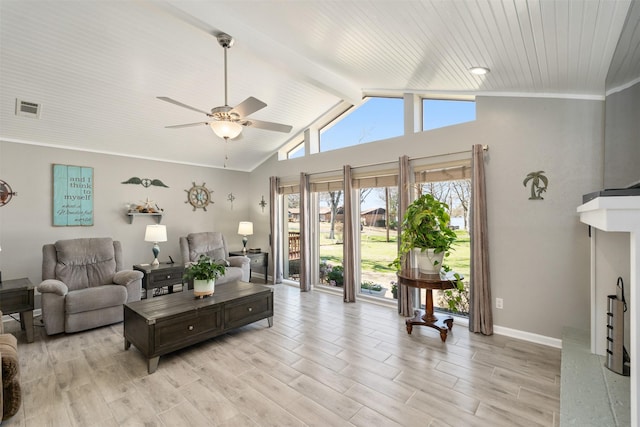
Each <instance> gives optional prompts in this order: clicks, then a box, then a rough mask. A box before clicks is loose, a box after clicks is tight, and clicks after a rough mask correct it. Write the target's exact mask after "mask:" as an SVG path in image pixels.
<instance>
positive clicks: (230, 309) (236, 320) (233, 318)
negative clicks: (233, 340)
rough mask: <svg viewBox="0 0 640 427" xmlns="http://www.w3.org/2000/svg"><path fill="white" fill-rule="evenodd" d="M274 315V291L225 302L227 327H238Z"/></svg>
mask: <svg viewBox="0 0 640 427" xmlns="http://www.w3.org/2000/svg"><path fill="white" fill-rule="evenodd" d="M272 316H273V293H268V294H266V295H263V296H257V297H253V298H249V299H244V300H242V301H238V302H231V303H227V304H225V308H224V325H225V328H226V329H229V328H237V327H240V326H244V325H247V324H249V323H253V322H255V321H256V320H260V319H264V318H265V317H272Z"/></svg>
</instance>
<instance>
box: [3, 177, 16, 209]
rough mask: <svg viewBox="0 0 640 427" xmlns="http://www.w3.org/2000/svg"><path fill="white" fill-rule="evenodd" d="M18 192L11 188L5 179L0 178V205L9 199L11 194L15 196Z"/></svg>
mask: <svg viewBox="0 0 640 427" xmlns="http://www.w3.org/2000/svg"><path fill="white" fill-rule="evenodd" d="M17 195H18V193H16V192H15V191H13V190H11V186H10V185H9V184H7V183H6V182H5V181H3V180H1V179H0V206H4V205H6V204H7V203H9V202H10V201H11V198H12V197H13V196H17Z"/></svg>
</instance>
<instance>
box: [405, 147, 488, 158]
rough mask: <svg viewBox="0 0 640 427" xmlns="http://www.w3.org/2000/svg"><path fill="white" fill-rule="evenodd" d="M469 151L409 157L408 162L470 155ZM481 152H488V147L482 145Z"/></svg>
mask: <svg viewBox="0 0 640 427" xmlns="http://www.w3.org/2000/svg"><path fill="white" fill-rule="evenodd" d="M471 151H473V150H462V151H454V152H451V153H445V154H434V155H432V156H424V157H410V158H409V160H421V159H433V158H434V157H445V156H453V155H454V154H465V153H471ZM482 151H489V146H488V145H483V146H482Z"/></svg>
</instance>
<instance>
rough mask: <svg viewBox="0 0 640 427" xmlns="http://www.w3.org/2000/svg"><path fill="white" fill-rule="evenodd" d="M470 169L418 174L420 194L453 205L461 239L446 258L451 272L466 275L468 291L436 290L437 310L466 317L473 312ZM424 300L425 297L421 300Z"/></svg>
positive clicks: (458, 167)
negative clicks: (470, 304)
mask: <svg viewBox="0 0 640 427" xmlns="http://www.w3.org/2000/svg"><path fill="white" fill-rule="evenodd" d="M469 173H470V167H469V166H468V165H466V164H463V165H453V166H452V165H446V166H445V167H442V168H438V169H430V170H424V169H423V170H418V171H416V173H415V179H416V187H417V192H418V193H419V194H425V193H430V194H431V195H433V196H434V197H435V198H436V199H438V200H440V201H442V202H445V203H446V204H447V205H448V206H449V215H450V216H451V223H450V227H451V228H452V229H453V230H454V231H455V233H456V234H457V236H458V238H457V240H456V242H455V243H454V245H453V247H452V250H451V251H450V255H449V256H448V257H447V258H445V260H444V264H446V265H447V266H448V267H449V268H451V270H453V271H455V272H456V273H459V274H461V275H462V276H464V288H465V289H464V291H461V292H458V291H455V290H446V291H434V292H433V298H434V307H436V308H440V309H442V310H449V311H452V312H454V313H456V314H459V315H463V316H466V315H468V313H469V278H470V265H471V236H470V234H469V207H470V199H471V197H470V196H471V179H470V178H469ZM420 298H421V299H420V301H423V300H424V299H423V297H422V296H421V297H420Z"/></svg>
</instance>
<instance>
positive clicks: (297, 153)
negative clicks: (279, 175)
mask: <svg viewBox="0 0 640 427" xmlns="http://www.w3.org/2000/svg"><path fill="white" fill-rule="evenodd" d="M298 157H304V141H303V142H301V143H300V144H298V145H296V146H295V147H293V148H292V149H291V150H289V151H288V152H287V159H297V158H298Z"/></svg>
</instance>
